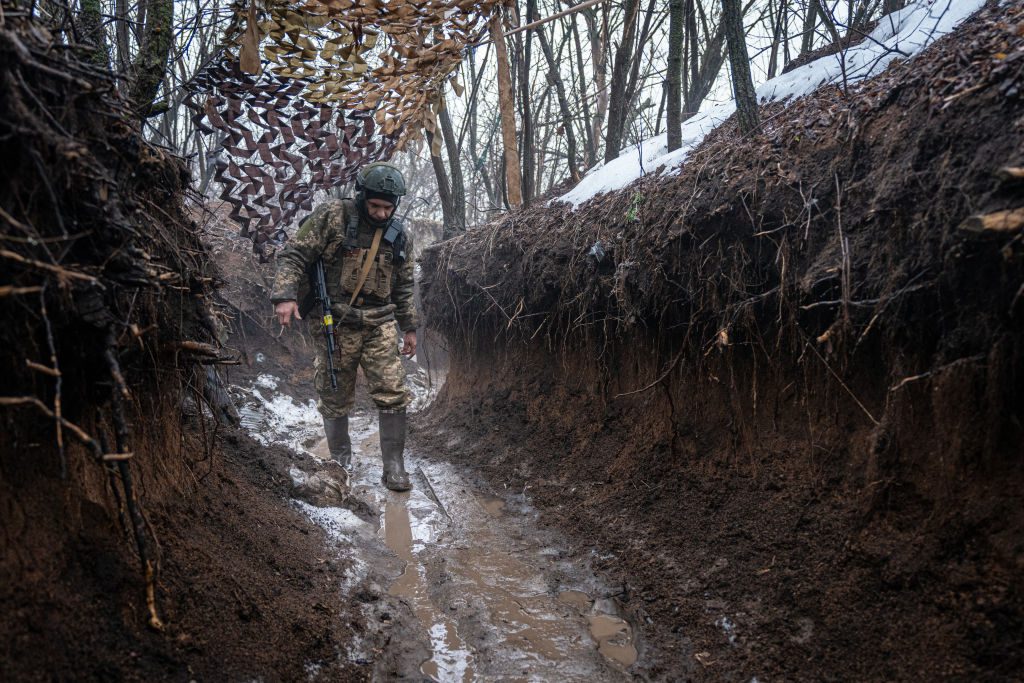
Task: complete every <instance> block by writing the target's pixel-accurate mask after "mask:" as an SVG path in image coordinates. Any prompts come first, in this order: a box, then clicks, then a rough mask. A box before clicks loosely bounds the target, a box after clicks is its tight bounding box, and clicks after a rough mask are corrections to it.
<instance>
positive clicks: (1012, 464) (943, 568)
mask: <svg viewBox="0 0 1024 683" xmlns="http://www.w3.org/2000/svg"><path fill="white" fill-rule="evenodd" d="M1021 11H1022V9H1021V4H1020V3H1019V2H1012V3H1004V4H1002V5H998V6H997V5H996V4H991V5H990V6H989V7H987V8H986V9H985V10H983V11H982V12H981V13H980V14H979V15H978V16H976V17H975V18H974V19H972V20H970V21H968V22H966V23H965V25H964V26H963V27H962V28H961V29H960V30H959V31H958V32H957V33H956V34H954V35H951V36H948V37H946V38H944V39H942V40H940V41H938V42H937V43H936V44H935V45H934V46H933V47H932V48H930V49H929V50H927V51H926V52H925V53H923V54H922V55H920V56H919V57H917V58H915V59H914V60H911V61H907V62H901V63H897V64H895V65H893V66H892V67H890V68H889V69H888V70H887V71H886V72H885V73H884V74H883V75H882V76H881V77H879V78H876V79H874V80H872V81H870V82H867V83H865V84H862V85H860V86H855V87H851V88H849V89H845V88H826V89H823V90H821V91H819V92H818V93H816V94H814V95H812V96H810V97H807V98H804V99H802V100H800V101H798V102H796V103H793V104H792V105H790V106H788V107H783V106H781V105H779V104H775V105H770V106H767V107H763V108H762V117H763V120H764V125H763V127H762V129H761V130H760V131H759V132H758V133H757V134H755V135H752V136H741V135H739V133H738V131H737V130H736V128H735V127H734V123H732V122H729V123H726V124H725V125H723V126H721V127H720V128H719V129H718V130H716V132H715V133H713V134H712V135H711V136H710V137H709V139H708V140H706V141H705V143H704V144H703V145H702V146H701V147H700V148H698V149H697V150H695V151H694V152H693V153H692V154H691V155H690V157H689V159H688V162H687V165H686V167H685V168H684V170H683V172H682V173H681V174H680V175H678V176H675V177H667V178H666V177H663V176H659V175H658V174H655V173H651V174H649V175H648V176H647V177H645V178H643V179H641V180H639V181H638V182H636V183H634V184H633V185H631V186H630V187H628V188H626V189H625V190H623V191H621V192H617V193H613V194H610V195H605V196H603V197H599V198H598V199H596V200H595V201H593V202H590V203H589V204H586V205H584V206H582V207H581V208H579V209H578V210H576V211H570V210H569V208H568V207H565V206H564V205H562V206H559V205H554V206H552V205H538V206H535V207H531V208H529V209H527V210H525V211H522V212H517V213H513V214H512V215H511V216H509V217H508V218H506V219H503V220H501V221H499V222H497V223H495V224H493V225H489V226H485V227H483V228H481V229H478V230H476V231H470V232H469V233H468V234H466V235H465V236H463V237H460V238H456V239H454V240H450V241H448V242H446V243H444V244H442V245H440V246H439V247H437V248H435V249H433V250H431V251H428V253H427V255H426V258H425V263H424V282H423V287H424V303H425V307H426V309H427V312H428V315H429V321H430V324H431V325H433V326H434V327H435V328H437V329H438V330H440V331H441V332H443V334H444V335H445V337H446V338H447V340H448V341H449V344H450V346H449V349H450V353H451V360H452V365H451V369H450V372H449V379H448V384H447V385H446V387H445V389H444V390H443V391H442V394H441V396H440V397H439V399H438V401H437V402H436V403H435V405H434V406H433V407H432V409H431V411H430V412H429V413H428V414H427V415H425V416H423V417H421V418H420V419H419V420H418V422H417V428H418V436H417V438H418V439H419V444H420V448H421V450H423V451H425V452H430V453H433V454H434V455H435V456H436V457H445V458H449V459H451V460H452V461H454V462H457V463H460V464H464V465H467V466H470V467H473V468H476V469H477V470H478V471H479V473H480V474H481V475H482V476H483V477H484V478H485V479H487V480H488V481H489V482H490V483H491V485H492V486H493V487H494V489H495V491H496V492H497V493H500V492H501V491H505V490H509V489H512V490H515V491H517V492H518V491H526V492H527V493H528V494H529V495H531V496H532V497H533V500H534V501H535V502H536V503H537V505H538V506H539V507H540V508H541V509H542V510H543V511H544V512H545V514H546V519H547V520H548V522H549V523H550V524H552V525H555V526H557V527H559V528H560V529H562V530H564V531H566V532H567V535H569V536H571V537H572V538H574V539H576V544H577V546H576V552H577V553H579V554H581V555H587V556H592V557H595V558H597V563H598V566H599V568H600V569H602V570H603V571H605V572H607V573H609V574H610V575H611V576H613V577H617V580H618V581H619V582H620V583H621V585H622V594H621V596H620V599H622V600H623V601H624V602H625V603H626V604H627V606H629V608H630V609H633V610H635V612H636V614H637V615H639V619H640V621H641V623H646V626H645V627H644V628H645V642H646V644H647V646H646V650H645V651H644V652H642V653H641V659H644V658H645V657H646V658H647V661H648V662H653V664H651V665H652V666H653V676H654V677H656V678H663V679H666V680H679V679H694V680H743V681H749V680H751V679H752V678H754V677H757V679H758V680H762V681H763V680H808V681H819V680H872V681H888V680H935V679H946V680H1019V679H1020V677H1021V676H1022V675H1024V640H1022V635H1021V634H1022V633H1024V594H1022V593H1021V586H1024V513H1022V510H1024V500H1022V491H1024V470H1022V469H1021V455H1022V451H1021V443H1022V442H1024V431H1022V424H1024V414H1022V412H1021V410H1022V408H1021V406H1022V403H1024V400H1022V399H1024V397H1022V395H1021V393H1020V387H1021V386H1024V384H1022V382H1021V376H1022V374H1024V342H1022V339H1024V306H1022V304H1024V300H1022V295H1021V291H1022V290H1021V287H1022V282H1024V256H1022V244H1021V239H1020V237H1019V233H1018V232H1013V231H1011V232H1009V233H1006V234H979V233H977V232H972V231H971V230H969V229H966V228H962V227H960V226H961V222H962V221H963V220H964V219H965V218H966V217H967V216H969V215H972V214H983V213H988V212H991V211H997V210H1003V209H1009V208H1016V207H1019V205H1020V197H1021V189H1020V185H1017V184H1014V183H1009V184H1007V183H1004V182H1002V181H1000V180H999V179H998V178H997V177H996V176H995V175H994V174H995V172H996V171H997V170H998V169H999V168H1000V167H1003V166H1019V165H1020V164H1021V163H1022V161H1024V159H1022V158H1021V156H1020V150H1021V149H1022V148H1024V146H1022V143H1024V124H1022V118H1021V117H1022V115H1024V110H1022V108H1021V99H1020V90H1019V86H1020V85H1021V71H1020V67H1019V64H1020V63H1021V62H1020V61H1019V60H1020V58H1021V57H1022V56H1024V43H1022V39H1021V36H1022V35H1024V29H1022V20H1024V15H1022V13H1021Z"/></svg>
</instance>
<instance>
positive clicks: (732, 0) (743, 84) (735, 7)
mask: <svg viewBox="0 0 1024 683" xmlns="http://www.w3.org/2000/svg"><path fill="white" fill-rule="evenodd" d="M740 3H741V0H722V23H723V24H724V26H725V36H726V41H727V42H728V44H729V65H730V67H731V69H732V89H733V94H734V95H735V96H736V113H737V116H738V118H739V123H740V130H741V131H742V132H743V133H750V132H752V131H753V130H754V129H756V128H757V126H758V123H759V121H758V111H757V93H756V92H755V91H754V82H753V80H752V78H751V76H750V59H749V58H748V57H747V37H746V35H745V33H744V31H743V8H742V6H741V4H740Z"/></svg>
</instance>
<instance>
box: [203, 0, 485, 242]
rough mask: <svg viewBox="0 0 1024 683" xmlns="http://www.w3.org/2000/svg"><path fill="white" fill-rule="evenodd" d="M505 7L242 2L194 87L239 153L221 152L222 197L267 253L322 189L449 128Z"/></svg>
mask: <svg viewBox="0 0 1024 683" xmlns="http://www.w3.org/2000/svg"><path fill="white" fill-rule="evenodd" d="M497 9H499V2H497V1H496V0H390V1H389V2H381V1H379V0H375V1H371V2H356V1H355V0H326V1H324V0H310V1H308V2H299V3H295V2H280V1H277V0H267V1H266V2H261V3H256V2H252V3H250V4H249V5H248V6H242V5H239V6H237V7H236V9H235V16H234V18H233V21H232V24H231V27H230V28H229V30H228V39H227V48H226V49H225V50H224V51H223V53H222V54H221V56H220V59H219V60H218V61H217V62H216V63H214V64H212V65H210V66H209V67H207V68H206V69H204V70H203V71H202V72H201V73H200V74H199V75H198V76H197V77H196V78H195V79H193V81H192V82H191V83H190V84H189V89H190V95H189V97H188V99H187V102H188V105H189V106H190V107H191V108H192V109H193V111H194V117H193V120H194V122H195V124H196V126H197V127H198V129H199V131H200V132H201V133H203V134H205V135H206V136H208V137H209V138H210V139H209V141H208V144H207V148H208V149H210V150H211V154H218V153H219V152H220V151H221V150H223V151H224V152H226V153H227V157H228V158H227V159H223V155H220V156H219V157H218V160H217V174H216V177H217V180H218V181H219V182H220V183H222V185H223V190H222V192H221V195H220V197H221V199H223V200H225V201H227V202H229V203H230V204H231V205H232V207H233V209H232V212H231V217H232V218H233V219H234V220H236V221H238V222H239V223H241V224H242V226H243V227H242V235H243V236H245V237H250V238H251V239H252V240H253V242H254V243H255V245H254V249H255V251H256V252H257V253H258V254H260V256H261V258H266V257H267V256H268V255H269V254H270V253H271V251H272V249H273V246H274V245H276V244H279V243H280V242H282V241H284V240H285V239H286V234H285V231H284V226H285V225H287V224H288V223H289V222H291V221H292V219H294V218H295V216H296V214H297V213H298V212H299V211H308V210H310V209H311V208H312V198H313V194H314V193H315V192H317V191H322V190H327V189H330V188H334V187H339V186H341V185H344V184H346V183H349V182H351V181H352V179H353V178H354V176H355V172H356V170H357V169H358V168H359V167H360V166H362V165H363V164H365V163H368V162H370V161H379V160H384V159H387V158H389V157H390V156H391V155H392V154H393V153H394V152H395V151H397V150H400V149H403V148H404V147H405V146H406V145H408V144H409V143H411V142H414V141H416V140H418V139H420V136H421V135H422V131H423V129H426V130H427V131H429V132H433V131H434V130H437V115H438V113H439V112H440V111H441V108H442V107H443V106H444V99H443V97H441V93H442V91H443V88H444V86H445V84H446V83H450V84H451V87H452V88H453V90H454V91H455V92H456V93H457V94H458V93H461V90H462V86H461V84H459V82H458V80H457V79H456V77H455V76H454V72H455V70H456V69H457V68H458V66H459V63H460V61H461V59H462V54H463V51H464V50H465V49H466V48H467V47H469V46H472V45H473V44H475V43H477V42H479V40H480V38H481V36H482V32H483V31H484V30H485V27H484V24H485V21H486V19H487V18H488V16H489V15H490V14H491V13H492V12H494V11H496V10H497ZM261 55H262V58H261ZM438 138H439V136H436V137H435V138H434V144H435V146H436V145H437V144H439V139H438ZM433 151H434V152H435V153H436V152H437V150H436V149H435V150H433Z"/></svg>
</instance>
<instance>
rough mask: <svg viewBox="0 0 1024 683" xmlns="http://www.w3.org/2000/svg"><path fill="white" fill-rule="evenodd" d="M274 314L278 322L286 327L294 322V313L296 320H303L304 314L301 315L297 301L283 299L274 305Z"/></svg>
mask: <svg viewBox="0 0 1024 683" xmlns="http://www.w3.org/2000/svg"><path fill="white" fill-rule="evenodd" d="M274 315H276V316H277V322H279V323H281V324H282V325H284V326H285V327H289V326H290V325H291V324H292V316H293V315H294V316H295V319H296V320H302V316H301V315H299V304H298V302H296V301H282V302H281V303H279V304H277V305H276V306H274Z"/></svg>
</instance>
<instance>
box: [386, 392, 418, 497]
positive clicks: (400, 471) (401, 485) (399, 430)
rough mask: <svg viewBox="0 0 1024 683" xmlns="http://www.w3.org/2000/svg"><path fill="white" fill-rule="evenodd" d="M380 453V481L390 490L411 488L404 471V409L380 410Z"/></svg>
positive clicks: (407, 475)
mask: <svg viewBox="0 0 1024 683" xmlns="http://www.w3.org/2000/svg"><path fill="white" fill-rule="evenodd" d="M380 453H381V458H382V460H383V461H384V473H383V474H382V475H381V478H380V481H381V483H382V484H384V486H386V487H388V488H389V489H391V490H392V491H408V490H409V489H411V488H412V484H411V483H410V482H409V474H408V473H407V472H406V471H405V411H404V410H401V411H397V412H386V411H383V410H382V411H380Z"/></svg>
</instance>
